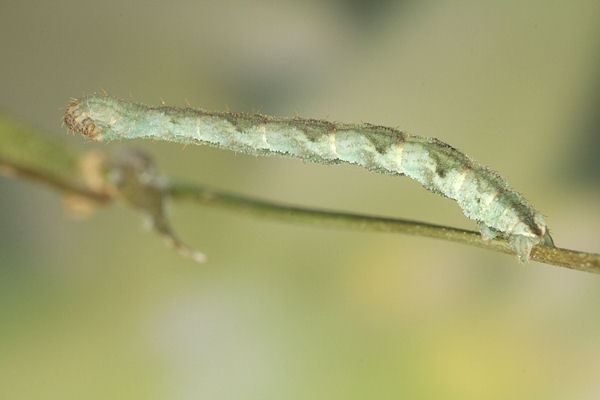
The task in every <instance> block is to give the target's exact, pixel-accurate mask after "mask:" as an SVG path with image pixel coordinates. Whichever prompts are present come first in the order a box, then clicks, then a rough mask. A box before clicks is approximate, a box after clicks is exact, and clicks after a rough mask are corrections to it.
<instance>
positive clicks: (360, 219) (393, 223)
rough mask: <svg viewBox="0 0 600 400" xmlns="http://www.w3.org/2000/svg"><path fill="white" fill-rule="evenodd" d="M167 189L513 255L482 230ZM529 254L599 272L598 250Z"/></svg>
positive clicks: (290, 217) (278, 215)
mask: <svg viewBox="0 0 600 400" xmlns="http://www.w3.org/2000/svg"><path fill="white" fill-rule="evenodd" d="M169 192H170V195H171V196H172V198H174V199H191V200H194V201H197V202H199V203H200V204H205V205H210V206H218V207H225V208H230V209H233V210H236V211H242V212H245V213H248V214H253V215H257V216H260V217H268V218H273V219H277V220H281V221H289V222H301V223H307V224H312V225H322V226H330V227H338V228H349V229H359V230H364V231H379V232H392V233H405V234H409V235H415V236H425V237H431V238H436V239H444V240H449V241H451V242H456V243H462V244H467V245H471V246H475V247H480V248H484V249H488V250H494V251H498V252H501V253H506V254H511V255H514V252H513V250H512V248H511V246H510V244H509V243H508V242H507V241H506V240H504V239H494V240H491V241H489V242H486V241H483V240H482V239H481V234H480V233H478V232H474V231H469V230H464V229H457V228H452V227H448V226H442V225H434V224H428V223H425V222H418V221H411V220H406V219H394V218H385V217H376V216H369V215H361V214H353V213H342V212H336V211H327V210H316V209H310V208H301V207H294V206H288V205H282V204H277V203H272V202H268V201H264V200H259V199H255V198H250V197H245V196H240V195H236V194H232V193H225V192H221V191H218V190H216V189H212V188H209V187H206V186H199V185H185V184H173V185H172V186H171V188H170V191H169ZM531 258H532V259H533V260H534V261H538V262H541V263H546V264H552V265H558V266H561V267H565V268H570V269H575V270H579V271H587V272H593V273H596V274H600V254H594V253H585V252H580V251H575V250H568V249H561V248H558V247H548V246H540V245H538V246H535V247H534V248H533V250H532V252H531Z"/></svg>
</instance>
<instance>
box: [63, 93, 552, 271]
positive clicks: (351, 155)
mask: <svg viewBox="0 0 600 400" xmlns="http://www.w3.org/2000/svg"><path fill="white" fill-rule="evenodd" d="M64 121H65V123H66V124H67V126H68V127H69V128H70V129H72V130H74V131H77V132H80V133H82V134H84V135H86V136H88V137H89V138H91V139H92V140H95V141H110V140H115V139H134V138H152V139H158V140H167V141H173V142H179V143H186V144H187V143H193V144H206V145H210V146H216V147H221V148H225V149H229V150H233V151H236V152H242V153H247V154H254V155H269V154H280V155H286V156H291V157H296V158H301V159H304V160H307V161H312V162H316V163H321V164H333V163H339V162H346V163H350V164H356V165H360V166H362V167H364V168H367V169H369V170H371V171H375V172H379V173H385V174H392V175H406V176H408V177H410V178H413V179H415V180H417V181H418V182H420V183H421V184H422V185H423V186H424V187H425V188H427V189H428V190H431V191H432V192H435V193H438V194H441V195H443V196H446V197H449V198H451V199H454V200H456V201H457V202H458V204H459V205H460V207H461V209H462V210H463V212H464V214H465V215H466V216H467V217H469V218H472V219H475V220H477V221H478V222H479V229H480V231H481V234H482V237H483V239H484V240H489V239H492V238H494V237H495V236H497V235H498V234H501V235H503V236H505V237H506V238H508V240H509V241H510V242H511V244H512V246H513V249H514V251H515V253H516V254H517V255H519V257H520V258H521V259H522V260H526V259H529V254H530V252H531V249H532V247H533V246H534V245H536V244H538V243H542V244H545V245H553V244H552V239H551V237H550V235H549V232H548V228H547V226H546V223H545V221H544V218H543V216H542V215H541V214H540V213H539V212H537V211H536V210H535V209H534V208H533V207H532V206H531V205H530V204H529V203H528V202H527V200H525V198H524V197H523V196H521V195H520V194H519V193H517V192H516V191H514V190H513V189H511V188H510V186H508V184H507V182H506V181H505V180H504V178H502V177H501V176H500V175H498V174H497V173H496V172H494V171H492V170H490V169H488V168H487V167H484V166H482V165H481V164H479V163H478V162H476V161H475V160H473V159H471V158H470V157H469V156H467V155H466V154H464V153H462V152H460V151H459V150H457V149H455V148H454V147H452V146H450V145H448V144H446V143H444V142H442V141H440V140H438V139H435V138H425V137H420V136H415V135H409V134H407V133H405V132H402V131H399V130H397V129H394V128H389V127H384V126H377V125H371V124H341V123H333V122H328V121H322V120H314V119H303V118H276V117H269V116H265V115H261V114H247V113H235V112H209V111H203V110H197V109H191V108H185V109H182V108H174V107H167V106H161V107H147V106H145V105H142V104H138V103H133V102H130V101H125V100H120V99H116V98H114V97H108V96H95V95H94V96H88V97H84V98H82V99H75V100H73V101H72V102H71V103H70V104H69V105H68V106H67V110H66V112H65V117H64Z"/></svg>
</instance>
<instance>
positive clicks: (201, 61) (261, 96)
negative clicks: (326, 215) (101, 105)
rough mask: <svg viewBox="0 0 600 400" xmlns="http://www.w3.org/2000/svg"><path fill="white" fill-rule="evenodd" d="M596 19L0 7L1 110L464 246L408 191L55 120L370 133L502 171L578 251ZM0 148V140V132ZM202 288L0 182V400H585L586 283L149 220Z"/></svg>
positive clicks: (596, 125) (379, 6)
mask: <svg viewBox="0 0 600 400" xmlns="http://www.w3.org/2000/svg"><path fill="white" fill-rule="evenodd" d="M599 16H600V3H599V2H597V1H571V2H566V1H565V2H549V1H527V2H523V1H489V2H478V1H471V2H469V1H466V2H451V1H436V2H421V1H410V0H409V1H402V2H393V1H386V0H378V1H366V0H365V1H362V0H337V1H332V2H320V1H314V0H311V1H303V2H296V1H294V2H289V1H281V2H271V1H257V2H245V1H220V2H210V3H205V2H199V1H181V2H177V3H176V4H170V3H169V2H164V1H131V2H123V1H104V2H85V1H84V2H82V1H77V2H76V1H62V0H58V1H53V2H41V1H40V2H29V1H11V0H3V1H2V3H1V4H0V49H1V58H0V60H1V61H0V88H1V89H2V90H1V92H0V109H3V110H5V111H7V112H10V113H12V114H14V115H16V116H18V117H20V118H21V119H22V120H25V121H28V122H30V123H32V124H34V125H36V126H38V127H40V128H43V129H44V130H46V131H48V132H49V133H50V134H53V135H54V137H55V139H56V140H57V141H67V142H68V143H69V144H71V145H72V146H75V147H78V148H81V149H92V148H100V149H102V150H117V149H120V148H125V147H133V146H135V147H139V148H143V149H146V150H147V151H148V152H150V153H151V154H152V155H153V156H154V157H155V158H156V160H157V163H158V166H159V167H160V168H161V169H162V170H163V171H165V172H166V173H168V174H169V175H171V176H173V177H177V178H180V179H182V180H189V181H192V182H199V183H207V184H211V185H214V186H216V187H219V188H222V189H226V190H230V191H235V192H239V193H244V194H249V195H255V196H259V197H262V198H266V199H272V200H277V201H283V202H287V203H293V204H297V205H304V206H315V207H324V208H331V209H336V210H344V211H354V212H362V213H370V214H378V215H386V216H394V217H403V218H410V219H417V220H423V221H428V222H434V223H439V224H446V225H451V226H457V227H464V228H469V229H474V228H475V223H474V222H473V221H470V220H467V219H466V218H465V217H464V216H463V215H462V213H461V211H460V209H459V208H458V206H457V204H456V203H455V202H452V201H450V200H447V199H443V198H441V197H439V196H436V195H434V194H432V193H429V192H427V191H426V190H424V189H423V188H421V187H420V185H418V184H417V183H415V182H414V181H411V180H409V179H406V178H395V177H389V176H382V175H375V174H371V173H368V172H366V171H364V170H361V169H360V168H356V167H351V166H336V167H324V166H317V165H311V164H305V163H303V162H300V161H297V160H290V159H282V158H260V159H259V158H254V157H247V156H243V155H235V154H233V153H230V152H227V151H220V150H215V149H210V148H204V147H192V146H188V147H186V148H185V149H184V148H183V146H181V145H176V144H158V143H142V142H138V143H132V142H128V143H112V144H110V145H105V144H94V143H89V142H88V141H86V140H85V138H82V137H79V136H77V137H75V136H71V135H68V134H67V132H66V129H65V128H63V127H61V117H62V110H61V107H62V106H64V105H65V104H66V103H67V102H68V101H69V98H70V97H77V96H81V95H84V94H88V93H90V92H94V91H99V90H106V91H107V92H108V93H110V94H112V95H115V96H120V97H129V96H132V97H133V98H134V99H135V100H137V101H141V102H144V103H147V104H158V103H159V102H160V101H161V99H164V100H165V101H166V102H167V103H169V104H173V105H185V103H186V100H187V101H189V103H190V104H192V105H194V106H198V107H203V108H207V109H217V110H223V109H225V108H226V107H229V108H230V109H232V110H236V111H257V110H261V111H262V112H263V113H265V114H274V115H284V116H293V115H294V114H295V113H298V114H300V115H302V116H305V117H312V118H328V119H331V120H337V121H344V122H360V121H368V122H373V123H377V124H381V125H391V126H399V127H401V128H402V129H406V130H408V131H409V132H412V133H415V134H420V135H423V136H435V137H439V138H440V139H442V140H444V141H446V142H448V143H450V144H452V145H454V146H456V147H458V148H460V149H462V150H463V151H465V152H467V153H468V154H470V155H471V156H472V157H473V158H475V159H476V160H478V161H480V162H481V163H483V164H486V165H488V166H490V167H492V168H494V169H496V170H498V171H499V172H500V173H501V174H502V175H503V176H504V177H506V178H507V180H508V181H509V182H510V183H511V185H512V186H513V187H514V188H515V189H517V190H519V191H520V192H522V193H523V194H524V195H525V196H526V197H527V198H528V199H529V200H530V201H531V202H532V203H533V204H534V205H535V206H536V207H537V208H538V209H539V210H540V211H542V212H543V213H544V214H545V215H547V221H548V223H549V226H550V227H551V228H552V232H553V236H554V239H555V242H556V243H557V245H559V246H561V247H567V248H574V249H578V250H586V251H595V252H598V251H599V250H600V246H599V243H600V240H599V239H600V204H599V201H598V198H600V184H599V183H600V182H599V181H600V161H599V158H598V157H599V156H598V154H600V153H599V150H600V118H599V115H600V114H599V113H598V109H599V106H600V73H599V71H600V24H599V22H600V18H599ZM0 134H1V133H0ZM170 214H171V216H172V218H173V221H174V226H175V229H176V230H177V231H178V232H179V234H180V236H181V237H182V238H183V239H184V240H186V241H187V242H188V243H190V244H191V245H192V246H193V247H196V248H198V249H201V250H202V251H204V252H205V253H207V254H208V257H209V263H208V264H206V265H202V266H198V265H195V264H193V263H191V262H190V261H188V260H185V259H182V258H180V257H179V256H178V255H177V254H175V253H174V252H172V251H171V250H169V249H168V248H166V247H164V246H163V245H162V242H161V241H160V239H159V238H157V237H156V236H155V235H154V234H152V233H149V232H147V231H145V230H144V229H143V228H142V223H141V218H140V216H139V215H138V214H136V213H135V212H133V211H131V210H130V209H125V208H123V207H119V206H111V207H108V208H105V209H102V210H100V211H99V212H98V213H96V214H95V215H94V216H93V217H92V218H90V219H87V220H84V221H79V220H74V219H73V218H71V217H69V215H68V213H67V212H66V211H65V210H64V209H63V208H62V205H61V201H60V198H59V196H57V195H56V193H54V192H51V191H49V190H47V189H45V188H43V187H41V186H39V185H35V184H32V183H30V182H25V181H22V180H18V179H12V178H7V177H5V176H0V398H2V399H81V398H86V399H88V398H89V399H93V398H98V399H106V398H113V399H117V398H123V399H125V398H126V399H275V398H283V399H306V398H312V399H363V398H383V399H388V398H389V399H391V398H403V397H404V398H439V399H442V398H443V399H481V398H486V399H507V398H510V399H535V398H540V399H541V398H543V399H565V398H572V399H575V398H576V399H596V398H598V397H600V379H599V377H600V277H599V276H595V275H592V274H587V273H582V272H576V271H570V270H567V269H562V268H557V267H552V266H548V265H542V264H537V263H529V264H519V263H518V262H517V260H516V259H515V258H511V257H509V256H506V255H502V254H496V253H492V252H489V251H484V250H481V249H476V248H470V247H466V246H461V245H456V244H451V243H445V242H443V241H436V240H431V239H425V238H417V237H411V236H402V235H391V234H376V233H360V232H353V231H342V230H333V229H324V228H314V227H307V226H296V225H288V224H284V223H278V222H275V221H266V220H261V219H257V218H253V217H248V216H243V215H238V214H235V213H232V212H229V211H226V210H218V209H212V208H203V207H200V206H197V205H194V204H183V203H182V204H171V205H170Z"/></svg>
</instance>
